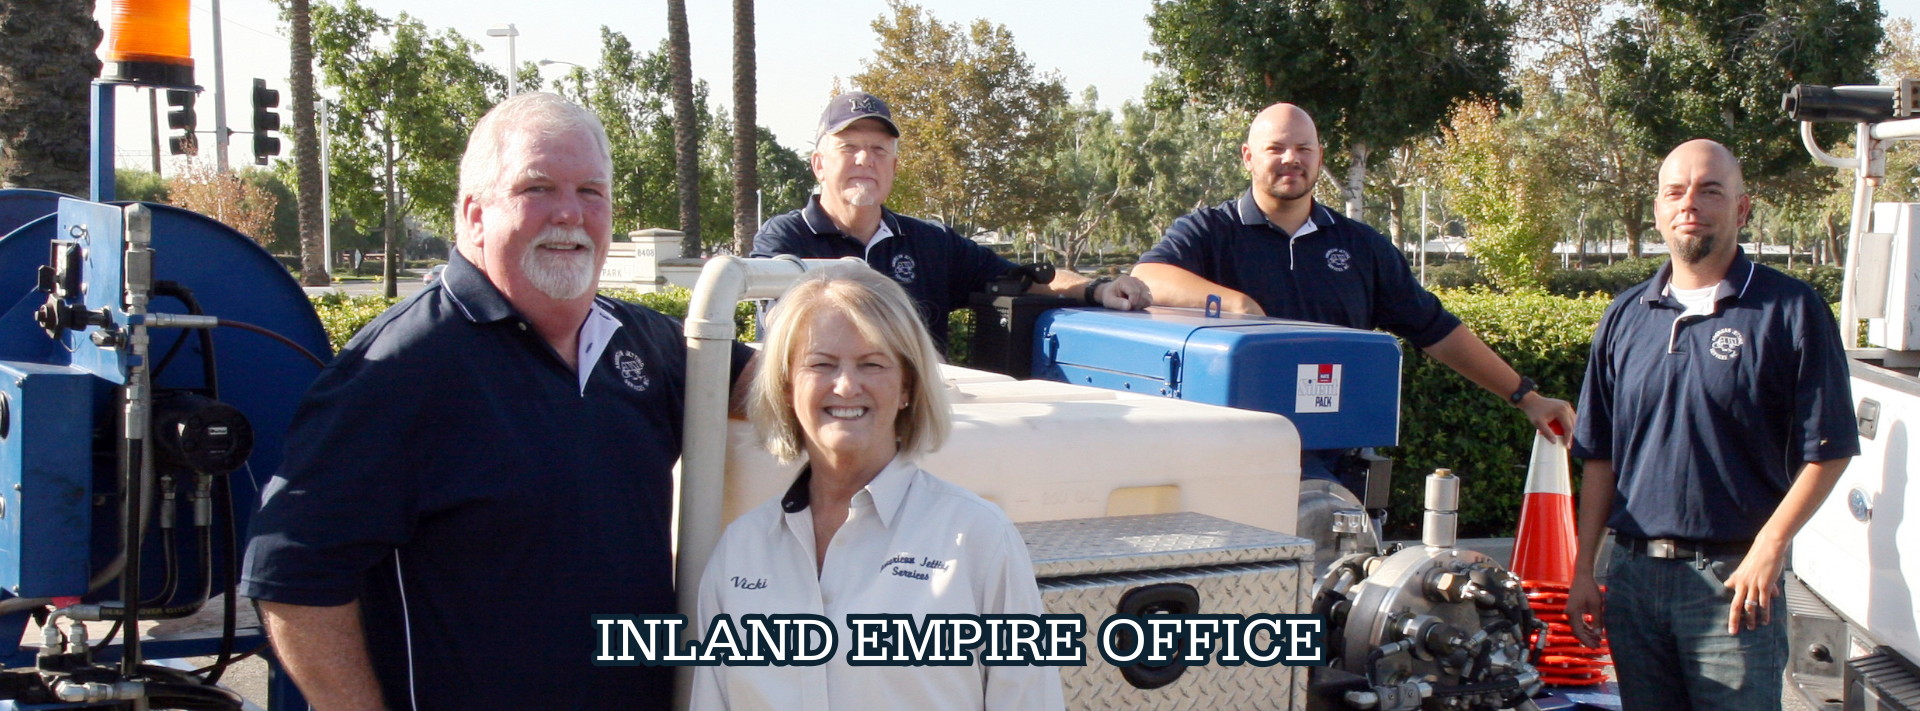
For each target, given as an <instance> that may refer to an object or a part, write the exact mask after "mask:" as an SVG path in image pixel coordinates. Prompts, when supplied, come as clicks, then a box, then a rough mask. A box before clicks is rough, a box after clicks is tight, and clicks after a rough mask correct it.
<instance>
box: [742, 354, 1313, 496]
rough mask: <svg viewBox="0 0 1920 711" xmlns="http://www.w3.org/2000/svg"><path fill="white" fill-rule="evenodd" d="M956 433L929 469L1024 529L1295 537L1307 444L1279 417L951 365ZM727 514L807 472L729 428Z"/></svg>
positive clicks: (746, 428)
mask: <svg viewBox="0 0 1920 711" xmlns="http://www.w3.org/2000/svg"><path fill="white" fill-rule="evenodd" d="M942 375H944V376H947V379H948V384H949V387H951V388H952V390H951V391H950V393H949V394H950V396H951V399H952V401H953V414H954V418H953V421H954V427H953V436H952V437H950V438H948V440H947V443H946V445H945V446H944V447H942V448H941V449H940V451H938V452H934V453H932V454H930V455H928V456H927V457H925V458H924V459H923V460H922V461H921V465H922V466H923V467H924V468H926V470H927V471H929V472H932V473H933V474H935V475H936V476H939V477H941V478H943V479H946V480H947V481H951V482H953V483H955V484H959V485H960V486H964V487H966V488H967V489H969V490H971V491H973V492H974V493H976V494H979V495H980V496H982V497H984V498H986V499H988V500H990V501H993V502H994V503H996V504H998V505H999V506H1000V507H1001V508H1002V509H1004V510H1006V512H1007V515H1008V517H1010V518H1012V519H1013V520H1014V521H1019V522H1024V521H1049V520H1055V519H1069V518H1091V517H1098V516H1124V515H1132V514H1149V513H1174V512H1180V511H1193V512H1198V513H1203V514H1207V515H1209V516H1216V517H1219V518H1224V519H1227V520H1230V521H1236V522H1239V523H1244V524H1247V525H1251V526H1258V527H1261V528H1265V529H1268V530H1273V531H1279V532H1281V533H1294V527H1295V526H1294V524H1295V514H1296V506H1297V503H1298V499H1299V490H1300V438H1299V434H1298V433H1297V432H1296V431H1295V430H1294V427H1293V424H1292V423H1290V422H1288V421H1287V419H1286V418H1284V417H1281V416H1279V415H1274V414H1270V413H1263V412H1253V411H1250V410H1237V409H1233V408H1227V407H1219V406H1215V405H1206V404H1201V403H1194V402H1186V401H1182V400H1173V399H1168V398H1159V397H1150V396H1145V395H1135V394H1130V393H1124V392H1115V391H1111V390H1102V389H1097V388H1089V387H1084V386H1078V385H1069V384H1066V383H1056V382H1050V381H1037V380H1023V381H1012V380H1010V379H1007V378H1006V377H1005V376H996V375H994V374H991V373H982V372H981V371H971V370H967V369H964V368H954V367H951V366H948V367H945V368H943V369H942ZM728 428H729V429H728V433H727V435H728V436H727V444H728V453H727V487H726V503H725V506H724V509H723V511H722V515H723V518H724V519H725V521H727V522H731V521H732V520H733V519H734V518H737V517H739V516H740V515H741V514H743V513H746V512H747V511H749V510H751V509H752V508H753V507H754V506H758V505H759V504H760V503H762V502H764V501H766V500H768V499H771V498H774V497H777V496H780V495H782V494H783V493H785V492H786V489H787V487H788V486H789V485H790V484H791V483H792V482H793V476H794V474H795V472H797V471H798V467H797V465H796V466H783V465H780V464H779V463H777V462H775V461H774V459H773V457H772V456H770V455H768V454H767V453H766V451H765V450H763V449H762V448H761V447H760V445H759V442H758V440H757V438H756V435H755V434H754V431H753V426H752V425H750V424H748V423H746V422H742V421H739V420H731V421H729V422H728Z"/></svg>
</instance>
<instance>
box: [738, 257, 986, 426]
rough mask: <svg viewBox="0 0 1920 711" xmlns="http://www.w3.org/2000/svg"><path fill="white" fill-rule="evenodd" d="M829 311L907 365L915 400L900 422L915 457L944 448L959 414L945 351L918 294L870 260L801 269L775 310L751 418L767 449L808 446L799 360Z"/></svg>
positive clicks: (751, 403)
mask: <svg viewBox="0 0 1920 711" xmlns="http://www.w3.org/2000/svg"><path fill="white" fill-rule="evenodd" d="M826 311H838V312H840V313H842V314H844V315H846V317H847V320H849V321H852V322H853V326H854V328H856V329H858V330H859V331H860V336H861V337H862V338H865V339H867V340H868V341H869V342H872V343H874V344H877V345H880V346H883V347H885V348H886V349H887V350H889V351H892V352H893V355H894V357H895V358H897V359H898V360H899V361H900V362H901V364H902V365H903V366H904V367H905V369H906V372H905V375H904V377H905V380H906V395H907V407H906V409H905V410H904V411H902V412H901V413H900V417H899V419H897V420H894V424H893V426H894V435H895V437H897V438H898V440H899V443H900V454H901V455H902V456H904V457H906V458H907V459H913V458H915V457H918V456H919V455H921V454H924V453H927V452H932V451H935V450H938V449H939V448H940V445H941V444H942V443H944V442H946V439H947V433H948V432H949V431H951V430H952V429H953V415H952V413H951V411H950V410H949V408H948V405H947V394H946V384H945V383H944V382H943V381H942V380H941V379H940V355H939V353H940V352H939V351H938V350H936V349H935V348H934V347H933V338H932V337H930V336H928V335H927V327H926V326H925V325H923V324H921V323H920V316H919V314H918V313H917V312H916V311H915V310H914V306H913V301H912V300H911V299H909V298H908V297H907V292H906V290H905V289H902V288H900V285H899V284H898V283H896V282H894V280H892V279H889V278H887V277H886V276H883V275H881V274H880V273H879V272H876V271H874V270H872V269H870V268H868V267H867V266H866V265H863V264H834V265H829V266H825V267H820V268H816V269H814V270H813V271H810V272H808V273H807V274H806V275H805V276H803V277H801V278H800V281H798V282H796V283H795V284H794V285H793V286H792V287H791V288H789V289H788V290H787V293H786V294H785V295H783V296H781V297H780V304H779V305H778V306H776V307H774V310H773V313H772V314H771V315H769V317H768V319H769V321H771V323H772V325H771V326H770V327H769V329H768V330H769V334H768V338H767V345H766V349H765V350H764V351H763V352H762V353H761V356H760V362H761V366H760V370H759V372H758V373H757V374H756V375H755V376H754V381H753V392H752V394H751V395H749V397H748V403H747V418H748V419H749V420H751V421H752V422H753V425H754V427H755V428H756V429H757V430H758V431H759V433H760V437H761V440H762V443H763V444H764V445H765V446H766V448H767V451H769V452H772V453H773V456H774V457H776V458H778V459H779V460H780V461H782V462H793V461H796V460H798V459H799V458H800V457H801V456H802V455H804V454H805V453H806V447H805V446H804V442H803V441H802V438H803V437H804V436H805V433H804V432H803V431H802V430H801V428H800V419H799V414H798V413H796V412H795V411H794V408H793V361H794V358H795V357H796V356H797V355H799V354H798V353H797V351H798V350H799V348H800V347H801V346H802V345H803V339H804V338H805V337H806V334H807V332H808V330H809V329H810V328H811V327H812V325H813V322H814V321H816V320H818V317H819V315H820V314H821V313H823V312H826Z"/></svg>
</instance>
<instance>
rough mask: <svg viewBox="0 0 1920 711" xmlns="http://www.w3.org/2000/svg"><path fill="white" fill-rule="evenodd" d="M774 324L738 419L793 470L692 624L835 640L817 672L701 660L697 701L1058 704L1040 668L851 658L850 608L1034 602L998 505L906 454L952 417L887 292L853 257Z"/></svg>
mask: <svg viewBox="0 0 1920 711" xmlns="http://www.w3.org/2000/svg"><path fill="white" fill-rule="evenodd" d="M770 320H771V321H772V327H771V329H770V333H769V334H768V338H767V346H766V350H765V351H764V352H763V353H762V355H761V358H760V362H761V367H760V370H759V372H758V374H757V375H756V376H755V381H754V387H753V393H752V395H751V396H750V398H751V399H750V402H749V404H748V412H749V417H750V418H751V419H752V421H753V423H754V426H755V427H756V428H757V429H758V430H759V432H760V434H761V437H762V439H763V440H764V443H765V445H766V447H767V449H768V450H769V451H771V452H772V453H773V454H774V456H776V457H778V458H779V459H780V460H781V461H783V462H800V461H804V462H805V464H804V466H802V467H800V469H799V472H798V476H797V477H796V478H795V479H794V482H793V485H792V486H791V487H789V488H788V490H787V492H786V494H785V495H784V496H782V497H780V498H778V499H775V500H772V501H768V502H766V503H765V504H763V505H761V506H759V507H758V508H755V509H754V510H753V511H750V512H748V513H747V514H745V515H743V516H741V517H740V518H739V520H736V521H734V522H733V524H732V525H730V526H728V527H727V531H726V533H725V534H724V535H722V537H721V539H720V543H719V545H718V546H717V547H716V548H715V549H714V552H713V557H712V558H711V559H710V561H709V563H708V565H707V569H706V573H705V575H704V576H703V577H702V578H701V581H700V607H699V611H698V613H697V620H696V624H698V625H699V626H701V627H702V629H703V630H704V628H705V627H706V626H707V625H708V624H709V623H710V622H711V620H712V619H713V616H714V615H716V614H727V615H731V616H732V618H733V619H735V620H738V619H740V617H741V616H742V615H748V614H760V615H769V614H813V615H821V616H824V617H826V618H827V619H829V620H831V621H832V622H833V624H834V625H835V627H836V628H838V634H839V639H840V644H839V645H838V646H839V648H838V649H837V650H835V652H834V654H833V655H832V656H831V657H830V658H829V659H828V660H827V661H826V663H824V664H821V665H818V666H775V665H767V666H706V667H700V668H698V669H697V670H696V671H695V676H694V690H693V706H694V708H696V709H721V708H730V709H874V708H895V707H900V706H903V705H911V706H912V707H914V708H915V710H916V711H936V710H941V709H1056V708H1061V707H1062V706H1063V701H1062V699H1061V691H1060V677H1059V672H1058V670H1057V669H1054V668H1052V667H1027V666H992V667H989V666H983V665H981V664H980V663H979V662H978V660H977V659H976V660H975V662H974V664H972V665H970V666H922V667H911V668H903V667H870V666H850V665H848V664H847V661H846V649H847V647H848V644H849V643H850V640H851V639H852V638H851V636H850V632H849V630H848V629H847V624H846V616H847V615H848V614H861V613H888V614H908V615H913V616H914V617H915V618H916V620H917V621H924V619H925V616H926V615H929V614H968V615H978V614H993V613H1018V614H1030V615H1038V614H1041V613H1042V612H1044V610H1043V608H1042V605H1041V603H1040V593H1039V589H1038V587H1037V586H1036V584H1035V582H1034V578H1033V564H1032V562H1031V561H1030V560H1029V559H1028V557H1027V549H1026V545H1025V544H1024V543H1023V542H1022V541H1021V539H1020V534H1019V532H1018V531H1016V530H1015V529H1014V527H1013V524H1012V522H1010V521H1009V520H1008V519H1007V516H1006V514H1005V513H1003V512H1002V511H1001V510H1000V509H999V507H997V506H994V505H993V504H991V503H988V502H987V501H986V500H984V499H981V498H980V497H978V496H976V495H974V494H973V493H971V492H968V491H966V490H965V489H961V488H960V487H957V486H954V485H953V484H949V483H947V482H945V481H942V480H940V479H938V478H936V477H934V476H933V475H931V474H928V473H927V472H926V471H924V470H922V469H920V468H919V466H917V465H916V464H915V463H914V460H915V459H916V458H917V457H918V456H919V455H921V454H924V453H926V452H930V451H933V450H935V449H938V448H939V447H940V445H941V443H942V442H943V441H944V440H945V439H946V436H947V432H948V430H949V429H950V427H951V416H950V414H949V412H948V406H947V399H946V394H945V384H944V383H943V382H942V381H941V379H940V375H939V362H940V361H939V356H938V355H937V353H938V352H937V351H936V350H935V349H934V346H933V341H932V339H931V338H930V337H929V336H928V335H927V332H926V328H925V327H924V326H922V325H921V323H920V319H919V317H918V316H917V314H915V312H914V307H913V304H912V302H911V301H909V300H908V298H907V294H906V292H905V291H904V290H903V289H901V288H900V285H899V284H896V283H894V281H893V280H892V279H889V278H887V277H885V276H882V275H880V274H879V273H877V272H874V271H873V270H871V269H869V268H867V267H865V266H862V265H853V264H848V265H833V266H829V267H824V268H820V269H817V270H815V271H813V272H810V273H809V274H808V275H806V276H805V277H803V278H802V279H801V280H800V281H799V282H798V283H796V284H795V285H794V286H793V287H792V288H791V289H789V290H788V291H787V293H786V295H785V296H783V297H781V300H780V304H779V305H778V306H777V307H776V308H775V309H774V311H773V313H772V315H771V316H770ZM703 634H704V631H703Z"/></svg>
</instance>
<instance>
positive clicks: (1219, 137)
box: [1037, 91, 1247, 268]
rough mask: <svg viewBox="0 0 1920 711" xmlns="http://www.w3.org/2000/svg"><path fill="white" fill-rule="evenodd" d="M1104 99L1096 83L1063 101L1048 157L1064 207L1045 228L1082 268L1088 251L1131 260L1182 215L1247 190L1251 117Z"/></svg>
mask: <svg viewBox="0 0 1920 711" xmlns="http://www.w3.org/2000/svg"><path fill="white" fill-rule="evenodd" d="M1096 104H1097V96H1096V95H1095V94H1093V93H1092V92H1091V91H1089V92H1088V93H1087V94H1086V95H1085V96H1083V97H1082V99H1081V101H1080V102H1079V103H1078V104H1074V105H1070V106H1067V107H1065V108H1063V109H1062V113H1063V119H1062V120H1063V122H1064V123H1065V130H1064V131H1062V132H1061V139H1060V144H1059V145H1058V147H1056V148H1055V150H1054V151H1053V152H1052V154H1051V155H1049V156H1048V157H1047V159H1046V161H1045V162H1044V164H1043V167H1044V169H1045V170H1046V171H1047V172H1048V174H1049V175H1050V176H1051V181H1050V186H1051V188H1052V189H1055V190H1059V191H1061V192H1062V193H1063V197H1062V198H1061V200H1062V202H1063V204H1064V207H1063V209H1061V210H1060V211H1058V212H1057V213H1055V214H1054V215H1053V216H1052V217H1051V218H1049V219H1048V220H1046V221H1045V222H1044V223H1043V224H1042V226H1041V229H1040V231H1039V234H1038V235H1037V237H1038V239H1039V240H1040V244H1041V247H1042V248H1043V249H1045V250H1046V251H1047V252H1050V253H1052V254H1054V255H1057V256H1058V257H1059V258H1060V263H1061V264H1063V265H1065V266H1066V267H1068V268H1077V267H1078V265H1079V261H1080V259H1081V257H1082V256H1083V255H1084V254H1086V253H1087V252H1096V253H1103V254H1105V253H1118V254H1121V255H1123V256H1125V257H1127V258H1129V259H1130V258H1131V257H1133V256H1134V255H1138V254H1139V253H1140V252H1143V251H1145V250H1146V249H1148V248H1149V247H1151V246H1152V245H1153V243H1154V242H1156V241H1158V239H1159V237H1160V234H1161V233H1162V232H1164V231H1165V230H1166V228H1167V226H1168V225H1170V224H1172V222H1173V221H1174V220H1175V219H1178V218H1179V217H1180V216H1181V215H1184V214H1186V213H1188V212H1190V211H1192V210H1193V209H1194V208H1196V207H1199V206H1202V205H1206V204H1210V203H1214V202H1219V201H1220V200H1223V199H1226V198H1227V197H1229V196H1231V195H1232V194H1233V193H1234V192H1237V191H1238V190H1240V189H1244V187H1245V185H1246V181H1247V176H1246V173H1245V172H1244V171H1243V170H1242V169H1241V168H1240V158H1239V148H1238V147H1239V144H1240V141H1241V139H1240V138H1239V136H1240V133H1241V128H1243V127H1244V122H1245V119H1244V117H1239V116H1236V117H1231V118H1227V117H1221V116H1215V115H1213V114H1210V113H1207V112H1204V111H1202V110H1199V109H1196V108H1191V107H1184V106H1175V107H1172V108H1170V109H1167V110H1154V109H1152V108H1150V107H1147V106H1145V105H1142V104H1138V103H1133V102H1129V103H1127V104H1125V105H1123V106H1121V108H1120V111H1119V113H1118V115H1115V114H1114V113H1112V112H1109V111H1106V110H1103V109H1099V108H1098V107H1097V105H1096ZM1230 124H1231V125H1233V127H1229V125H1230Z"/></svg>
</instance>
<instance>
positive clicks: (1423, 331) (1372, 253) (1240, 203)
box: [1140, 190, 1460, 348]
mask: <svg viewBox="0 0 1920 711" xmlns="http://www.w3.org/2000/svg"><path fill="white" fill-rule="evenodd" d="M1311 221H1312V224H1313V226H1314V230H1313V231H1311V232H1307V233H1306V234H1302V235H1288V234H1287V233H1286V232H1285V231H1283V230H1281V229H1280V228H1278V227H1275V226H1274V225H1273V223H1271V222H1268V221H1267V217H1266V215H1265V214H1262V213H1261V212H1260V205H1259V203H1256V202H1255V201H1254V199H1253V191H1251V190H1249V191H1247V192H1244V193H1241V194H1240V197H1239V198H1236V199H1233V200H1228V201H1226V202H1223V203H1220V204H1218V205H1214V206H1212V207H1203V208H1200V209H1198V210H1195V211H1193V212H1190V213H1187V214H1186V215H1184V216H1182V217H1181V218H1180V219H1178V220H1175V221H1174V223H1173V226H1172V227H1168V228H1167V233H1166V235H1165V236H1163V237H1161V238H1160V243H1159V244H1157V245H1154V247H1153V249H1151V250H1148V251H1147V253H1146V254H1142V255H1140V261H1141V262H1148V263H1154V264H1171V265H1173V266H1176V267H1179V268H1181V269H1185V270H1187V271H1190V272H1193V273H1194V274H1196V275H1198V276H1199V277H1200V278H1202V279H1206V280H1208V281H1211V282H1213V283H1215V284H1219V285H1221V286H1224V287H1226V288H1229V289H1233V290H1234V291H1238V292H1241V293H1243V294H1246V295H1247V296H1249V297H1251V298H1252V299H1253V300H1254V301H1255V302H1256V303H1259V304H1260V308H1261V309H1263V310H1265V311H1266V312H1267V315H1268V316H1273V317H1275V318H1285V319H1293V320H1296V321H1312V322H1314V323H1325V324H1331V325H1335V326H1346V327H1348V328H1358V329H1361V330H1366V331H1371V330H1374V329H1385V330H1386V331H1387V332H1389V333H1392V334H1394V335H1396V336H1399V337H1401V338H1404V339H1406V340H1407V342H1408V343H1411V344H1413V346H1414V347H1415V348H1426V347H1428V346H1431V345H1433V344H1435V343H1439V342H1440V340H1441V339H1443V338H1446V337H1447V335H1448V334H1450V333H1453V329H1455V328H1458V327H1459V326H1460V319H1459V318H1458V317H1455V316H1454V315H1453V314H1452V313H1451V312H1448V311H1447V309H1446V307H1444V306H1441V305H1440V299H1438V298H1436V297H1435V296H1434V295H1433V293H1432V292H1429V291H1427V290H1426V289H1425V288H1424V287H1422V286H1420V282H1419V280H1417V279H1415V278H1414V276H1413V270H1412V269H1409V268H1408V267H1407V258H1406V257H1405V256H1404V255H1402V254H1400V250H1399V249H1398V248H1395V247H1394V246H1393V243H1392V242H1390V241H1388V240H1387V238H1386V237H1383V236H1381V235H1380V233H1379V232H1376V231H1374V229H1373V228H1371V227H1368V226H1366V225H1364V224H1361V223H1359V222H1357V221H1354V220H1352V219H1349V218H1348V217H1347V216H1345V215H1342V214H1340V213H1338V212H1335V211H1333V210H1331V209H1328V208H1327V207H1326V206H1325V205H1321V204H1319V203H1314V205H1313V211H1312V213H1311ZM1302 231H1305V230H1304V228H1303V229H1302Z"/></svg>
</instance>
